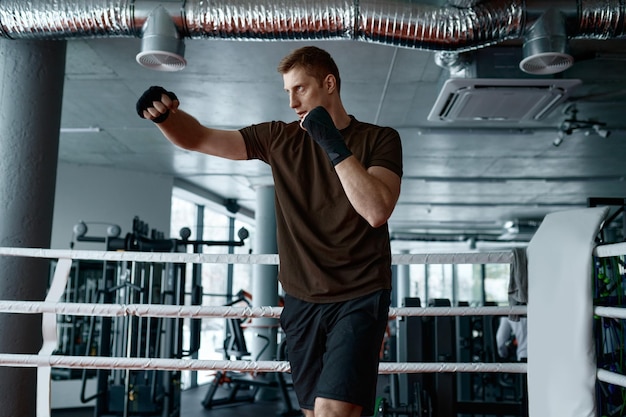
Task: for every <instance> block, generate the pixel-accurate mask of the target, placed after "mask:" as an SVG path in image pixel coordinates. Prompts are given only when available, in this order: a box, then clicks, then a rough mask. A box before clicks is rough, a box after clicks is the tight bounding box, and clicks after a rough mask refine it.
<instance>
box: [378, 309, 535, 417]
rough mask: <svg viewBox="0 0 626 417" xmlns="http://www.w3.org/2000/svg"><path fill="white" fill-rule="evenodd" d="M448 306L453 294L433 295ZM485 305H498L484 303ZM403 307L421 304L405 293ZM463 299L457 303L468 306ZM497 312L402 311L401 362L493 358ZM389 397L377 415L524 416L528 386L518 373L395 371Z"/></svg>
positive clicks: (486, 360) (442, 416)
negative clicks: (422, 313) (441, 313)
mask: <svg viewBox="0 0 626 417" xmlns="http://www.w3.org/2000/svg"><path fill="white" fill-rule="evenodd" d="M428 305H429V307H449V306H451V302H450V300H447V299H434V300H430V302H429V304H428ZM486 305H494V304H492V303H486ZM403 306H405V307H421V303H420V299H419V298H405V299H404V302H403ZM468 306H469V305H468V303H466V302H461V303H459V307H468ZM498 321H499V317H494V316H459V317H452V316H438V317H402V318H400V319H399V320H398V327H397V333H398V335H400V337H398V339H397V344H398V348H397V351H398V358H397V359H398V361H399V362H457V361H458V362H465V363H467V362H483V363H490V362H495V361H496V360H497V359H496V347H495V333H496V330H497V323H498ZM389 392H390V398H384V397H381V398H379V399H378V401H377V413H376V416H377V417H398V416H408V417H474V416H481V417H482V416H502V417H504V416H506V417H521V416H525V414H524V413H525V412H524V401H525V395H524V387H523V386H522V384H521V379H520V375H512V374H502V375H499V374H498V375H496V374H492V373H471V374H468V373H437V374H431V373H418V374H400V375H392V377H391V380H390V390H389Z"/></svg>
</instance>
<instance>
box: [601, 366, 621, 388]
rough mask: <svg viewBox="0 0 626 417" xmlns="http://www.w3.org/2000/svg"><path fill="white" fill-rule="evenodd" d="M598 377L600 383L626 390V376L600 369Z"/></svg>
mask: <svg viewBox="0 0 626 417" xmlns="http://www.w3.org/2000/svg"><path fill="white" fill-rule="evenodd" d="M596 376H597V377H598V380H600V381H603V382H607V383H609V384H613V385H619V386H621V387H624V388H626V375H622V374H616V373H615V372H610V371H607V370H606V369H598V372H597V373H596Z"/></svg>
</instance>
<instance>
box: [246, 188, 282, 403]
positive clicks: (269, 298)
mask: <svg viewBox="0 0 626 417" xmlns="http://www.w3.org/2000/svg"><path fill="white" fill-rule="evenodd" d="M256 196H257V203H256V204H257V205H256V211H255V216H254V218H255V223H256V231H255V239H254V241H255V244H254V246H255V247H254V251H255V253H257V254H274V253H277V251H278V246H277V243H276V212H275V205H274V187H273V186H264V187H259V188H258V189H257V193H256ZM252 305H253V306H254V307H260V306H276V305H278V267H277V266H276V265H254V266H253V269H252ZM253 323H254V327H253V328H252V330H253V331H254V333H255V334H256V335H255V336H254V339H253V340H254V342H253V344H252V355H253V357H254V358H256V357H257V356H258V359H259V360H275V359H276V345H277V342H276V340H277V332H278V328H277V327H276V326H277V325H278V321H277V320H276V319H271V318H257V319H254V321H253ZM257 335H258V336H257ZM268 340H269V342H268ZM266 345H267V347H265V346H266ZM264 348H265V349H264ZM259 354H260V356H259ZM258 396H259V397H260V398H262V399H269V398H273V397H275V392H273V390H272V391H270V390H265V389H261V390H259V394H258Z"/></svg>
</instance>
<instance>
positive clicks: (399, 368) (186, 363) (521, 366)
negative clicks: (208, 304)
mask: <svg viewBox="0 0 626 417" xmlns="http://www.w3.org/2000/svg"><path fill="white" fill-rule="evenodd" d="M0 365H1V366H16V367H35V366H49V367H57V368H77V369H130V370H165V371H168V370H169V371H174V370H182V371H237V372H250V373H258V372H289V371H290V366H289V362H287V361H243V360H237V361H227V360H202V359H189V360H187V359H161V358H120V357H114V358H105V357H98V356H61V355H21V354H9V353H3V354H0ZM526 368H527V366H526V364H525V363H453V362H435V363H429V362H424V363H410V362H405V363H386V362H383V363H380V365H379V373H381V374H397V373H427V372H438V373H441V372H485V373H494V372H510V373H525V372H526Z"/></svg>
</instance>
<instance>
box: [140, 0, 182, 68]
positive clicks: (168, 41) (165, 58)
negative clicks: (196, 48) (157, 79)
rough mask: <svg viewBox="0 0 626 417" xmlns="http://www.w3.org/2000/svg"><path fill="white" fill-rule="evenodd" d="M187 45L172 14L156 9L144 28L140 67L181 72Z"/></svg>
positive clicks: (160, 8) (161, 8)
mask: <svg viewBox="0 0 626 417" xmlns="http://www.w3.org/2000/svg"><path fill="white" fill-rule="evenodd" d="M184 54H185V43H184V42H183V39H182V38H181V36H180V33H179V32H178V28H177V27H176V24H174V21H173V20H172V17H171V16H170V14H169V13H168V12H167V11H166V10H165V9H164V8H163V6H159V7H157V8H156V9H154V10H153V11H152V12H151V13H150V15H148V18H147V19H146V22H145V23H144V25H143V28H142V36H141V52H139V53H138V54H137V56H136V60H137V62H138V63H139V65H141V66H143V67H146V68H150V69H153V70H157V71H170V72H172V71H180V70H182V69H184V68H185V66H186V65H187V61H186V60H185V58H184Z"/></svg>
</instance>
